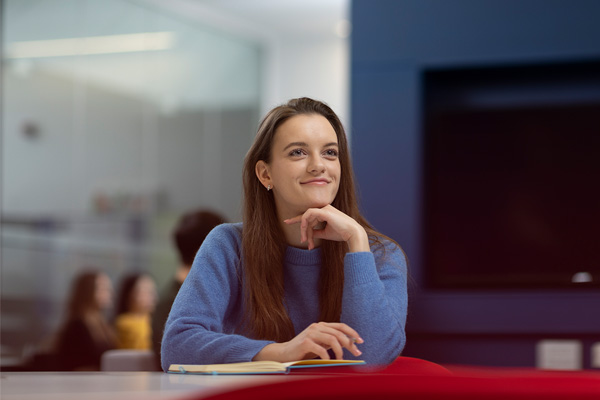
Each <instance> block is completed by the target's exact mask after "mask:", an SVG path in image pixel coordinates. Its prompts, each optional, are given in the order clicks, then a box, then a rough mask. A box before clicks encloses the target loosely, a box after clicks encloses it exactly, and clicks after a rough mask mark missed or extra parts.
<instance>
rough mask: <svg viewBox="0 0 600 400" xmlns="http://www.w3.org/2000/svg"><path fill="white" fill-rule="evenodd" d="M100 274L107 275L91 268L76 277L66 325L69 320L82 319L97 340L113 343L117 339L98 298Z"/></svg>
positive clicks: (68, 304) (70, 297)
mask: <svg viewBox="0 0 600 400" xmlns="http://www.w3.org/2000/svg"><path fill="white" fill-rule="evenodd" d="M100 276H105V275H104V273H102V272H100V271H96V270H91V269H90V270H86V271H83V272H81V273H80V274H79V275H78V276H77V277H76V278H75V279H74V281H73V283H72V286H71V293H70V296H69V299H68V303H67V315H66V320H65V324H64V327H66V325H67V323H68V322H69V321H73V320H81V321H83V323H84V324H85V325H86V326H87V327H88V329H89V331H90V334H91V335H92V338H93V339H94V340H95V341H96V342H99V343H103V342H104V343H113V342H114V341H115V336H114V332H113V331H112V328H111V327H110V325H109V323H108V321H107V319H106V318H105V316H104V315H103V313H102V312H103V310H101V309H100V306H99V305H98V302H97V300H96V287H97V284H98V280H99V278H100ZM64 327H63V328H64Z"/></svg>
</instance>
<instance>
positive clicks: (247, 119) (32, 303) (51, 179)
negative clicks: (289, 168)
mask: <svg viewBox="0 0 600 400" xmlns="http://www.w3.org/2000/svg"><path fill="white" fill-rule="evenodd" d="M3 6H4V13H3V21H2V23H3V24H2V25H3V35H2V38H3V39H2V40H3V49H4V54H3V66H4V68H3V69H2V71H3V72H2V73H3V77H2V78H3V86H2V90H3V93H2V95H3V109H2V115H1V120H2V131H3V146H2V150H1V151H2V154H1V171H2V194H1V196H2V198H1V200H2V201H1V206H2V209H1V211H2V214H1V216H2V227H3V229H2V280H3V285H2V337H3V340H2V344H3V348H2V357H3V358H2V359H3V364H5V362H4V360H10V359H11V357H16V358H19V357H23V356H24V355H25V354H24V353H26V352H27V345H28V344H31V343H39V342H40V341H41V340H42V339H44V338H45V337H46V335H47V334H48V333H49V332H52V331H53V330H54V328H55V327H56V323H57V321H59V320H60V317H61V316H62V309H61V307H62V304H63V301H64V296H65V293H66V292H67V288H68V285H69V284H70V280H71V278H72V277H73V276H74V275H75V274H76V272H77V271H78V270H79V269H80V268H82V267H84V266H95V267H98V268H101V269H103V270H105V271H106V272H107V273H108V274H109V276H111V277H112V278H113V279H114V280H115V281H116V280H117V279H119V278H120V277H121V276H122V275H124V274H125V272H126V271H129V270H132V269H141V270H147V271H150V272H151V273H152V274H153V275H154V276H156V278H157V280H158V281H161V279H162V277H164V276H169V275H170V274H171V268H172V266H173V265H175V263H176V261H175V256H174V254H173V252H172V249H171V244H170V238H169V232H170V229H171V227H172V223H173V221H174V219H175V218H177V217H178V216H179V214H180V213H181V212H183V211H186V210H188V209H191V208H196V207H205V208H209V209H214V210H216V211H218V212H220V213H222V214H224V215H226V216H227V217H228V219H230V220H236V219H238V218H239V204H240V196H241V190H240V176H239V175H240V171H241V169H242V159H243V157H244V155H245V152H246V150H247V149H248V147H249V145H250V143H251V140H252V136H253V134H254V132H255V129H256V125H257V119H258V113H259V98H260V93H259V66H260V63H261V51H260V46H259V45H258V44H257V43H253V42H251V41H249V40H247V39H245V38H239V37H235V36H233V35H231V34H226V33H222V32H218V31H215V30H211V29H208V28H204V27H202V26H198V25H197V24H192V23H190V22H187V21H184V20H178V19H176V18H173V17H171V16H169V15H165V14H164V12H159V11H157V10H155V9H152V8H150V7H142V6H140V5H138V4H136V3H134V2H131V1H126V0H103V1H101V2H100V1H95V0H87V1H81V0H53V1H36V0H5V1H4V4H3ZM7 362H8V361H7Z"/></svg>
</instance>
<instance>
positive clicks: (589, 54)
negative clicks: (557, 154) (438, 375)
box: [351, 0, 600, 365]
mask: <svg viewBox="0 0 600 400" xmlns="http://www.w3.org/2000/svg"><path fill="white" fill-rule="evenodd" d="M351 15H352V17H351V18H352V26H353V31H352V39H351V43H352V44H351V54H352V65H351V85H352V100H351V111H352V149H353V158H354V165H355V173H356V175H357V180H358V185H359V190H360V196H361V206H362V210H363V212H364V213H365V216H366V217H367V219H368V220H369V221H370V222H372V223H373V225H375V227H376V228H377V229H379V230H381V231H382V232H383V233H385V234H388V235H390V236H391V237H393V238H394V239H396V240H397V241H398V242H399V243H400V244H401V245H402V246H403V248H404V249H405V251H406V252H407V254H408V257H409V261H410V265H409V268H410V274H411V277H412V280H413V283H412V284H411V293H410V307H409V323H408V328H407V329H408V332H409V343H408V345H407V352H408V353H407V355H413V356H419V355H423V356H427V357H428V358H429V359H432V361H436V360H440V361H444V362H456V363H460V362H477V363H481V364H486V363H487V364H490V365H494V364H495V363H497V360H499V359H502V360H503V362H502V365H511V362H512V364H513V365H526V364H527V362H526V361H524V358H523V357H518V356H517V354H518V353H520V354H523V350H522V349H523V346H529V347H527V349H528V351H529V354H530V353H531V352H532V351H533V350H532V347H531V346H533V344H532V343H535V341H536V340H538V339H543V338H547V337H557V336H558V337H568V338H577V337H580V338H581V339H582V340H584V339H585V340H587V341H589V342H593V341H594V339H593V338H597V341H600V312H599V311H598V310H600V294H599V293H597V291H596V292H592V291H580V292H557V291H526V290H522V291H518V292H514V291H513V292H506V291H504V292H503V291H495V292H483V291H479V292H473V291H471V292H456V291H455V292H433V291H428V290H425V289H424V288H423V287H422V279H421V278H422V277H421V275H422V272H423V271H422V269H421V268H422V266H421V254H420V253H421V251H422V249H421V246H422V243H421V233H422V232H421V230H422V226H421V221H422V219H421V218H422V217H421V215H422V212H423V209H422V207H421V204H422V193H421V184H422V173H423V165H422V151H423V147H422V142H423V134H422V130H421V126H422V121H421V114H422V107H421V100H422V98H421V96H422V93H421V89H422V86H421V84H422V82H421V76H422V72H423V71H424V70H425V69H427V68H432V67H435V68H444V67H473V66H485V65H506V64H512V65H514V64H519V63H532V62H533V63H546V62H556V61H561V60H563V61H573V60H574V61H578V60H586V59H594V58H595V59H598V58H600V23H598V21H600V1H596V0H485V1H481V0H452V1H447V0H353V2H352V14H351ZM444 335H454V336H453V338H454V339H455V340H454V341H453V342H452V341H450V342H449V343H447V345H446V346H444V339H443V338H444ZM461 335H464V337H461ZM473 335H482V336H481V337H479V340H478V341H477V349H478V351H480V350H481V349H482V348H484V347H485V346H487V349H488V350H489V352H492V353H493V354H495V356H490V357H487V358H485V357H479V358H478V357H473V356H471V357H466V358H462V359H461V357H460V354H464V352H465V347H464V346H468V343H469V340H471V339H472V338H473ZM485 335H492V336H493V340H492V339H490V340H489V341H486V340H485ZM498 335H507V342H506V344H505V345H502V346H499V345H498V341H499V340H500V341H501V339H499V338H498ZM510 335H513V339H512V341H511V339H508V337H509V336H510ZM514 335H517V336H516V337H518V338H520V336H518V335H528V336H527V340H525V341H524V340H522V339H514V337H515V336H514ZM469 338H471V339H469ZM411 341H412V344H411ZM452 343H460V346H459V345H458V344H456V346H459V347H453V344H452ZM511 343H518V344H515V346H514V348H513V350H514V354H515V355H514V357H513V358H512V359H511V356H510V355H507V354H509V353H510V351H509V350H508V348H509V347H510V344H511ZM494 347H496V348H498V350H497V351H496V353H494V351H495V350H494ZM428 348H429V349H437V350H438V352H437V353H431V351H429V352H427V351H426V350H425V349H428ZM442 349H445V350H442ZM500 353H501V354H500ZM436 357H437V358H436ZM527 359H528V360H529V359H531V357H530V356H528V358H527ZM486 360H487V362H486ZM495 360H496V361H495ZM531 362H533V360H531Z"/></svg>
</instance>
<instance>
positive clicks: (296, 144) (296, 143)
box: [283, 142, 308, 151]
mask: <svg viewBox="0 0 600 400" xmlns="http://www.w3.org/2000/svg"><path fill="white" fill-rule="evenodd" d="M296 146H298V147H308V144H306V143H305V142H292V143H290V144H288V145H287V146H285V147H284V148H283V151H286V150H287V149H289V148H290V147H296Z"/></svg>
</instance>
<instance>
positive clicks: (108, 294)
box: [96, 274, 113, 310]
mask: <svg viewBox="0 0 600 400" xmlns="http://www.w3.org/2000/svg"><path fill="white" fill-rule="evenodd" d="M96 304H98V308H99V309H101V310H106V309H109V308H110V307H112V304H113V286H112V282H111V281H110V278H109V277H108V276H106V275H104V274H100V275H98V277H97V278H96Z"/></svg>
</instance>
